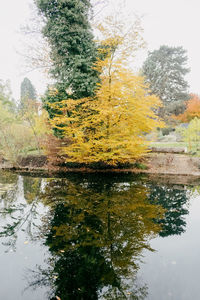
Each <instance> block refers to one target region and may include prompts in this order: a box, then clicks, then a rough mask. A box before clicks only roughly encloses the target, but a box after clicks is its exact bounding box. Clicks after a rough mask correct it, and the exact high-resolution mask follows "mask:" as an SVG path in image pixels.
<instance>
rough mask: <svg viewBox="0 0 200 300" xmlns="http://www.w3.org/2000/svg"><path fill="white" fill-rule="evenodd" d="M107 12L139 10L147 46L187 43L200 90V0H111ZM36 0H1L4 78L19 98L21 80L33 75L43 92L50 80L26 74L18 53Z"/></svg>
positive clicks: (0, 72) (193, 82) (193, 86)
mask: <svg viewBox="0 0 200 300" xmlns="http://www.w3.org/2000/svg"><path fill="white" fill-rule="evenodd" d="M108 1H109V5H108V6H107V7H106V8H105V9H104V11H103V13H110V14H111V13H112V12H113V10H114V8H116V7H119V5H121V6H122V7H124V10H125V12H126V13H127V18H130V19H132V16H133V18H134V14H135V13H136V14H137V15H138V16H141V17H142V26H143V28H144V34H143V37H144V40H145V41H146V42H147V50H150V51H152V50H154V49H158V48H159V47H160V45H169V46H183V48H184V49H186V50H187V52H188V66H189V67H190V69H191V72H190V74H189V76H187V78H186V79H187V80H188V82H189V84H190V92H195V93H199V94H200V41H199V35H198V31H199V29H200V17H199V13H200V1H199V0H108ZM32 2H33V0H0V41H1V44H0V79H4V80H5V79H10V80H11V86H12V90H13V94H14V96H15V98H19V90H20V83H21V81H22V80H23V78H24V77H25V76H26V77H29V79H30V80H31V81H32V82H33V84H34V85H35V87H36V89H37V90H38V92H39V93H41V92H42V91H44V88H45V85H46V81H45V80H44V77H43V76H42V75H41V74H40V73H39V72H33V73H28V74H25V70H23V68H22V67H21V63H22V57H21V56H20V55H18V54H17V51H19V49H20V47H21V46H20V45H21V42H20V40H21V39H22V36H20V34H19V30H20V26H21V25H23V24H24V23H25V22H26V21H27V20H28V19H29V18H30V16H31V9H30V7H29V4H30V3H32ZM147 50H146V51H145V52H144V51H143V52H142V53H141V55H140V57H139V58H138V64H139V65H142V62H143V60H144V59H145V58H146V55H147Z"/></svg>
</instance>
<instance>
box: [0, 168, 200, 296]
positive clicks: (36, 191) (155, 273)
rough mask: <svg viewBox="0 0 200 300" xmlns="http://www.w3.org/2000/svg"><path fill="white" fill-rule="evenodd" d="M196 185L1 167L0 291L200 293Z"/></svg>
mask: <svg viewBox="0 0 200 300" xmlns="http://www.w3.org/2000/svg"><path fill="white" fill-rule="evenodd" d="M199 200H200V196H199V189H198V187H196V188H192V187H189V186H187V187H186V186H183V185H178V186H177V185H176V186H173V185H165V184H163V183H162V184H158V183H155V182H154V183H153V182H151V181H149V180H148V178H145V177H143V176H142V177H141V176H139V177H138V176H135V175H131V174H91V175H83V174H73V175H72V174H71V175H68V176H67V177H66V178H34V177H31V176H25V177H23V176H18V175H15V174H12V173H5V172H1V174H0V264H1V271H0V282H1V287H0V296H1V298H2V299H3V298H5V299H8V300H13V299H30V300H32V299H34V300H35V299H49V300H50V299H51V300H53V299H56V296H57V297H60V299H61V300H65V299H70V300H71V299H72V300H73V299H78V300H79V299H80V300H81V299H102V300H103V299H151V300H157V299H158V300H162V299H163V300H165V299H174V300H175V299H176V300H177V299H183V300H184V299H198V295H199V292H200V287H199V284H198V278H199V276H198V275H199V272H200V271H199V270H200V268H199V267H200V261H199V255H198V252H199V251H198V250H199V243H200V242H198V228H199V225H200V217H199V211H200V201H199Z"/></svg>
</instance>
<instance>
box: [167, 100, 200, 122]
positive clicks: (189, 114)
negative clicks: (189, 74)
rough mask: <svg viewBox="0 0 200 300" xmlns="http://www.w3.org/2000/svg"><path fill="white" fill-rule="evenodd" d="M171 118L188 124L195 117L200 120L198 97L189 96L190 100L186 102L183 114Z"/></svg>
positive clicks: (199, 101)
mask: <svg viewBox="0 0 200 300" xmlns="http://www.w3.org/2000/svg"><path fill="white" fill-rule="evenodd" d="M173 117H174V119H177V120H179V121H181V122H185V123H186V122H190V121H191V120H192V119H194V118H195V117H197V118H200V97H199V96H198V95H196V94H191V99H190V100H188V101H187V102H186V110H185V112H184V113H183V114H181V115H178V116H173Z"/></svg>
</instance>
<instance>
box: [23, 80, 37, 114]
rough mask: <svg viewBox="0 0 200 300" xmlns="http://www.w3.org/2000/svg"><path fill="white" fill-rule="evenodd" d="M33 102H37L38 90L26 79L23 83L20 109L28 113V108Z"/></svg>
mask: <svg viewBox="0 0 200 300" xmlns="http://www.w3.org/2000/svg"><path fill="white" fill-rule="evenodd" d="M31 100H36V90H35V88H34V86H33V84H32V83H31V81H30V80H29V79H28V78H27V77H25V78H24V80H23V81H22V83H21V95H20V109H21V110H23V111H26V110H27V107H26V106H27V105H28V102H29V101H31Z"/></svg>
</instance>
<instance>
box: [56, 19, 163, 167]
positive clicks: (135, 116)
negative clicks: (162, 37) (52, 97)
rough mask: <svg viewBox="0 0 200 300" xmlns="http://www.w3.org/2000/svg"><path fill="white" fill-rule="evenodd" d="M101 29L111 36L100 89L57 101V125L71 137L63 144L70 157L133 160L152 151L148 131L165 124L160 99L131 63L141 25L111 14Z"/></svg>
mask: <svg viewBox="0 0 200 300" xmlns="http://www.w3.org/2000/svg"><path fill="white" fill-rule="evenodd" d="M124 25H125V24H124ZM100 29H101V32H102V34H103V35H104V38H105V39H104V40H103V41H102V43H101V45H102V47H101V48H100V53H101V54H102V52H103V57H104V59H98V60H97V62H96V69H97V70H98V71H99V72H101V76H100V79H101V83H99V84H98V86H97V89H96V95H95V97H87V98H81V99H79V100H74V99H67V100H63V101H62V102H57V103H54V104H53V105H52V107H53V108H54V109H57V111H58V114H57V116H56V117H55V118H53V120H52V126H53V127H54V128H57V129H60V130H62V131H63V133H64V134H65V137H67V138H69V139H71V143H69V145H68V146H67V147H64V148H63V149H61V152H64V153H65V154H67V155H68V158H67V160H71V161H73V162H85V163H92V162H102V161H103V162H105V163H106V164H111V165H115V164H116V163H124V162H133V161H134V160H135V159H136V158H138V157H140V156H141V155H143V154H144V153H145V152H146V151H147V143H146V142H145V137H144V136H145V133H147V132H149V131H151V130H152V129H153V128H155V127H158V126H162V125H161V122H159V119H158V118H157V116H156V115H155V113H154V111H153V109H156V108H158V107H159V104H160V103H159V100H158V98H157V97H156V96H153V95H149V94H148V93H147V89H146V86H145V84H144V80H143V78H142V77H139V76H136V75H135V74H133V72H132V71H131V70H130V69H129V67H128V66H129V59H130V55H132V53H133V51H134V50H135V49H137V48H138V47H140V46H141V39H140V34H139V32H138V28H137V27H136V28H131V30H130V31H129V34H126V32H125V31H124V26H123V24H122V23H117V24H116V22H115V19H113V18H108V19H107V22H105V23H104V26H103V25H101V26H100ZM61 106H62V107H61ZM59 110H60V111H61V113H60V112H59ZM69 111H70V112H72V114H71V115H70V114H69Z"/></svg>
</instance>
